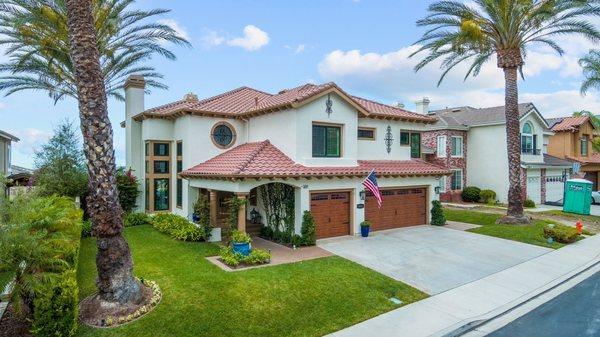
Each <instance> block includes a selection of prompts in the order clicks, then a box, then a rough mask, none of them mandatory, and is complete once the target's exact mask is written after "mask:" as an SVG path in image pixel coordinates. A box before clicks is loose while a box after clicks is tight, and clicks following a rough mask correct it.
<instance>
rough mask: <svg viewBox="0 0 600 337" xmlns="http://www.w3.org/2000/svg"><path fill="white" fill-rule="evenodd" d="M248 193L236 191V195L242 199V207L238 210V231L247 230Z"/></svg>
mask: <svg viewBox="0 0 600 337" xmlns="http://www.w3.org/2000/svg"><path fill="white" fill-rule="evenodd" d="M247 195H248V193H236V196H237V197H238V199H240V201H242V203H241V205H240V209H239V211H238V228H237V229H238V231H240V232H244V233H245V232H246V203H245V201H246V196H247Z"/></svg>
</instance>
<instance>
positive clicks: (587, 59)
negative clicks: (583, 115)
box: [579, 50, 600, 95]
mask: <svg viewBox="0 0 600 337" xmlns="http://www.w3.org/2000/svg"><path fill="white" fill-rule="evenodd" d="M579 65H580V66H581V68H583V77H584V80H583V83H582V84H581V93H582V94H584V95H585V94H586V93H587V92H588V91H589V90H590V89H596V90H598V89H600V50H590V52H589V53H588V54H587V55H586V56H584V57H582V58H581V59H580V60H579Z"/></svg>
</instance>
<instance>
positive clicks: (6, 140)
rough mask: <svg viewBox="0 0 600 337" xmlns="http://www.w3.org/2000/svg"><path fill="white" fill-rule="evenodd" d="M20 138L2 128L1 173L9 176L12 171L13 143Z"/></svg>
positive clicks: (0, 141) (0, 135) (0, 147)
mask: <svg viewBox="0 0 600 337" xmlns="http://www.w3.org/2000/svg"><path fill="white" fill-rule="evenodd" d="M18 141H19V138H17V137H15V136H13V135H11V134H10V133H8V132H5V131H2V130H0V175H4V176H9V175H10V174H11V173H12V163H11V145H12V143H13V142H18Z"/></svg>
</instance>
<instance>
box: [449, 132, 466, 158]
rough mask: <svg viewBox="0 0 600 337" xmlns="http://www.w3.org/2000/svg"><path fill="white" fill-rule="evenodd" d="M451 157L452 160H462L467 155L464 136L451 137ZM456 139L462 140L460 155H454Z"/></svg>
mask: <svg viewBox="0 0 600 337" xmlns="http://www.w3.org/2000/svg"><path fill="white" fill-rule="evenodd" d="M451 139H452V141H451V143H450V156H451V157H452V158H462V157H464V155H465V140H464V138H463V136H451ZM454 139H460V154H454Z"/></svg>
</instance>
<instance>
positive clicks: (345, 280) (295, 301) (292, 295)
mask: <svg viewBox="0 0 600 337" xmlns="http://www.w3.org/2000/svg"><path fill="white" fill-rule="evenodd" d="M125 235H126V237H127V240H128V242H129V244H130V247H131V249H132V252H133V258H134V264H135V266H134V272H135V274H136V275H137V276H142V277H145V278H146V279H149V280H154V281H156V282H158V284H159V286H160V287H161V289H162V292H163V300H162V302H161V303H160V304H159V305H158V307H157V308H156V309H155V310H154V311H152V312H151V313H149V314H148V315H146V316H145V317H143V318H142V319H140V320H138V321H135V322H132V323H130V324H127V325H124V326H122V327H119V328H114V329H92V328H89V327H84V326H81V327H80V330H79V332H78V335H77V336H119V337H121V336H122V337H127V336H153V337H154V336H178V337H181V336H244V337H246V336H321V335H323V334H327V333H330V332H333V331H336V330H339V329H342V328H344V327H347V326H350V325H352V324H355V323H358V322H361V321H363V320H366V319H368V318H371V317H374V316H376V315H379V314H381V313H384V312H386V311H389V310H391V309H394V308H397V307H398V306H396V305H394V304H393V303H392V302H390V301H389V300H388V299H389V297H391V296H396V297H398V298H399V299H401V300H402V301H404V302H405V303H410V302H414V301H418V300H420V299H423V298H425V297H427V295H426V294H424V293H422V292H420V291H418V290H416V289H414V288H412V287H410V286H408V285H405V284H403V283H401V282H397V281H395V280H393V279H391V278H388V277H386V276H384V275H381V274H379V273H376V272H374V271H372V270H370V269H367V268H364V267H361V266H360V265H358V264H355V263H353V262H350V261H348V260H345V259H342V258H340V257H327V258H321V259H316V260H311V261H305V262H300V263H294V264H287V265H279V266H272V267H265V268H257V269H251V270H246V271H240V272H234V273H231V272H225V271H222V270H221V269H219V268H218V267H217V266H214V265H213V264H211V263H210V262H208V261H206V260H205V259H204V257H205V256H210V255H215V254H217V252H218V247H217V246H216V245H213V244H206V243H190V242H180V241H174V240H173V239H171V238H169V237H167V236H166V235H163V234H161V233H159V232H157V231H156V230H154V229H153V228H151V227H149V226H139V227H130V228H127V229H126V230H125ZM95 252H96V250H95V243H94V240H93V239H84V240H83V242H82V246H81V256H80V262H79V263H80V265H79V270H78V282H79V287H80V297H81V298H82V299H83V298H84V297H85V296H88V295H90V294H92V293H93V292H94V291H95V285H94V280H95V278H96V269H95V264H94V256H95Z"/></svg>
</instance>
